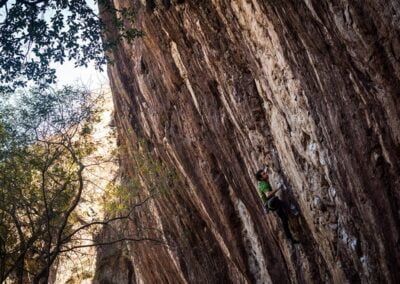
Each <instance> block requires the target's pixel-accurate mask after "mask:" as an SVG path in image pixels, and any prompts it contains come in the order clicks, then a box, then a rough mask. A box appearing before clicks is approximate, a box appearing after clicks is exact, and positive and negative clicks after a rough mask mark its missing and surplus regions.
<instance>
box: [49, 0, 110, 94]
mask: <svg viewBox="0 0 400 284" xmlns="http://www.w3.org/2000/svg"><path fill="white" fill-rule="evenodd" d="M86 3H88V5H89V6H90V7H91V8H92V9H93V10H94V11H96V12H97V13H98V8H97V4H96V0H86ZM55 67H56V72H57V73H56V74H57V85H58V86H63V85H70V84H76V83H78V84H83V85H85V86H87V87H90V88H91V89H93V88H94V89H99V88H102V87H104V86H105V85H108V78H107V72H106V70H105V69H106V66H104V71H103V72H100V71H98V70H96V69H95V68H94V65H89V66H88V67H75V66H74V63H73V62H64V64H63V65H60V64H56V65H55Z"/></svg>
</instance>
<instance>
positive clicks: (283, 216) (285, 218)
mask: <svg viewBox="0 0 400 284" xmlns="http://www.w3.org/2000/svg"><path fill="white" fill-rule="evenodd" d="M281 203H282V206H280V207H279V209H278V210H276V214H278V216H279V218H280V219H281V220H282V225H283V231H284V232H285V235H286V237H287V238H288V239H289V240H290V241H291V242H292V243H298V241H297V240H295V239H294V238H293V236H292V233H291V232H290V229H289V222H288V216H287V214H286V212H285V210H284V205H283V202H282V201H281Z"/></svg>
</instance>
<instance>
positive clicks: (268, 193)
mask: <svg viewBox="0 0 400 284" xmlns="http://www.w3.org/2000/svg"><path fill="white" fill-rule="evenodd" d="M278 191H279V188H277V189H275V190H272V191H268V192H264V194H265V196H266V197H267V199H269V198H271V197H273V196H274V195H275V194H276V193H277V192H278Z"/></svg>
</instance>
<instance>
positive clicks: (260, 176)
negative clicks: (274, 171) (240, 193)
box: [255, 168, 268, 181]
mask: <svg viewBox="0 0 400 284" xmlns="http://www.w3.org/2000/svg"><path fill="white" fill-rule="evenodd" d="M255 176H256V179H257V180H258V181H263V180H264V181H267V180H268V172H267V168H264V169H261V170H258V171H257V172H256V174H255Z"/></svg>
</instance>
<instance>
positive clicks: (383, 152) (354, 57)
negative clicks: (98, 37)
mask: <svg viewBox="0 0 400 284" xmlns="http://www.w3.org/2000/svg"><path fill="white" fill-rule="evenodd" d="M114 5H115V6H116V7H117V8H121V7H132V8H134V9H135V10H136V11H137V20H136V23H135V25H137V28H139V29H141V30H142V31H144V32H145V36H143V37H142V38H140V39H138V40H137V41H136V42H135V43H134V44H129V43H126V42H125V43H121V44H119V45H118V46H117V48H115V50H114V51H113V52H112V54H111V57H112V58H113V59H114V61H115V63H114V64H112V65H109V66H108V74H109V77H110V80H111V86H112V90H113V95H114V102H115V107H116V115H115V117H116V125H117V127H118V130H119V139H120V143H121V146H122V149H124V150H123V153H124V154H123V157H124V158H123V159H122V166H123V169H124V172H125V175H126V177H133V176H134V175H135V174H137V171H136V170H135V163H134V161H135V157H134V154H133V153H135V151H137V150H138V143H137V141H139V140H140V141H142V140H144V141H146V143H147V146H148V147H147V149H150V151H152V152H153V153H154V154H155V155H157V157H159V159H161V160H162V161H163V163H164V164H166V165H168V166H169V167H173V168H174V169H175V170H176V171H177V175H178V176H180V177H181V178H178V177H177V178H176V181H173V182H172V183H174V185H173V186H171V190H169V191H168V193H166V194H160V195H158V196H157V197H156V198H154V199H152V200H151V202H149V203H148V204H146V206H143V208H142V210H140V212H139V211H138V212H137V213H135V217H136V219H137V220H139V221H138V222H139V223H138V225H137V226H139V224H140V226H145V227H146V226H148V227H152V228H158V232H157V234H159V235H158V236H159V237H160V238H163V239H164V240H165V241H166V242H168V243H169V244H170V246H168V247H166V246H159V245H154V244H149V243H148V242H139V243H128V244H126V247H124V248H122V247H121V246H122V245H121V244H119V245H116V246H115V247H108V248H107V249H105V248H104V249H102V250H101V251H99V252H100V255H99V259H100V262H99V263H100V264H101V259H102V257H103V259H107V261H108V262H104V263H116V265H115V267H113V269H108V270H107V269H98V271H97V279H99V280H100V281H103V282H104V283H107V281H108V283H112V282H113V281H114V282H115V281H117V280H115V279H127V280H126V281H131V282H129V283H132V282H134V281H136V282H144V283H168V282H170V283H221V281H225V282H226V281H231V282H234V283H244V282H254V283H292V282H293V283H321V282H324V283H346V282H351V283H359V282H362V283H398V282H399V281H400V272H399V269H398V268H399V265H400V241H399V228H400V226H399V225H400V216H399V214H400V203H399V202H400V201H399V197H400V196H399V188H400V177H399V173H400V162H399V157H400V80H399V79H400V64H399V60H400V28H399V27H400V4H399V2H398V1H396V0H386V1H383V0H367V1H361V0H356V1H350V0H340V1H339V0H335V1H317V0H302V1H297V0H296V1H295V0H285V1H276V0H273V1H272V0H271V1H262V0H232V1H231V0H202V1H195V0H192V1H190V0H186V1H183V0H163V1H161V0H158V1H155V0H147V1H137V0H134V1H132V0H131V1H126V0H115V1H114ZM102 16H103V18H104V19H105V20H108V19H109V18H110V17H111V15H110V14H108V13H107V12H106V11H103V15H102ZM107 36H108V37H112V36H113V33H112V31H110V30H109V31H108V33H107ZM263 164H268V165H270V167H271V170H272V175H271V182H272V186H273V187H274V188H282V198H283V199H285V200H287V201H290V202H293V203H296V204H298V206H299V208H300V211H301V216H300V217H299V218H298V219H297V220H291V223H292V228H293V230H294V231H295V234H296V236H297V237H298V238H299V239H300V240H301V244H300V245H296V246H295V247H292V246H291V244H289V243H288V242H287V241H286V240H285V239H284V238H283V235H282V229H281V224H280V222H279V220H277V218H276V216H275V215H274V214H269V215H264V214H263V210H262V206H261V203H260V201H259V197H258V195H257V191H256V188H255V181H254V178H253V174H254V172H256V170H257V169H258V168H260V167H261V166H262V165H263ZM174 188H175V189H174ZM143 196H145V194H144V195H143ZM124 226H125V227H124ZM137 226H133V225H132V224H129V225H123V224H121V226H120V227H119V229H122V228H124V230H128V231H129V230H132V231H136V230H137ZM117 229H118V228H117ZM104 234H107V232H104ZM124 246H125V245H124ZM110 259H111V260H110ZM109 260H110V261H109ZM111 261H112V262H111ZM104 263H103V264H104ZM118 263H124V265H117V264H118ZM124 267H125V268H124ZM126 267H129V269H128V268H126ZM103 268H104V265H103ZM118 268H120V269H118ZM121 275H128V276H126V277H125V276H123V277H122V276H121ZM121 277H122V278H121ZM124 277H125V278H124ZM113 279H114V280H113ZM121 281H122V280H121ZM124 281H125V280H124ZM117 282H118V281H117Z"/></svg>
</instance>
